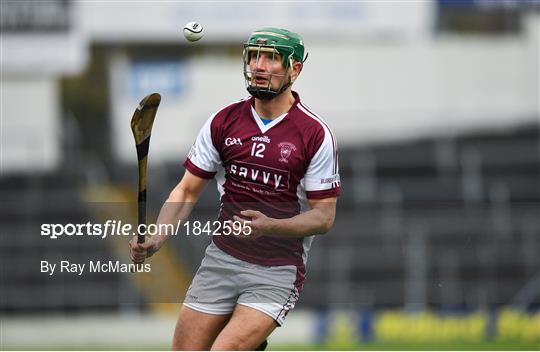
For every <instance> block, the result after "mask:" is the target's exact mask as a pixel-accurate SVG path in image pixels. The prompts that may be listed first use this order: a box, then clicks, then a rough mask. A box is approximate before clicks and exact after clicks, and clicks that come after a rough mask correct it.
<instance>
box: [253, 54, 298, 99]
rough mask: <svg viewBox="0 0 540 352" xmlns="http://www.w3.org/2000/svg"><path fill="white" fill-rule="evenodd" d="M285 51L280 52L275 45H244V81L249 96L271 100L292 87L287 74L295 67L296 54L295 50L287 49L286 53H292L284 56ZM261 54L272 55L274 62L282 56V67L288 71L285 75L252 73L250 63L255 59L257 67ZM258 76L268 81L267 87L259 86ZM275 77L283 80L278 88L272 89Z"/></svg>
mask: <svg viewBox="0 0 540 352" xmlns="http://www.w3.org/2000/svg"><path fill="white" fill-rule="evenodd" d="M280 49H282V48H280ZM283 51H284V50H278V48H276V46H275V45H272V46H268V45H261V44H260V45H253V44H244V79H245V82H246V89H247V91H248V92H249V94H251V95H252V96H254V97H255V98H258V99H261V100H270V99H272V98H274V97H276V96H278V95H280V94H281V93H283V92H284V91H285V90H286V89H287V88H289V87H290V86H291V84H292V80H291V77H290V76H289V75H288V74H287V71H288V70H289V68H291V67H292V65H293V59H292V53H293V52H294V48H292V47H287V48H286V51H291V54H289V55H288V56H285V55H283V54H282V52H283ZM261 52H265V53H271V54H272V61H274V60H275V59H276V56H278V55H280V56H281V58H282V65H283V67H284V68H285V71H286V72H285V74H277V73H267V72H258V71H252V70H251V66H250V62H251V60H252V59H254V60H255V65H257V63H258V62H259V59H260V57H261ZM256 76H264V77H265V78H266V79H267V81H268V83H267V84H266V85H258V84H257V83H256V82H255V81H254V80H255V77H256ZM274 77H277V78H280V80H281V81H280V84H279V86H278V87H277V88H273V87H272V78H274Z"/></svg>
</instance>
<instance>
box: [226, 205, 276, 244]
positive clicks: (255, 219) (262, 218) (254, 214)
mask: <svg viewBox="0 0 540 352" xmlns="http://www.w3.org/2000/svg"><path fill="white" fill-rule="evenodd" d="M240 214H242V216H244V217H246V218H251V220H248V221H246V220H245V219H242V218H241V217H239V216H236V215H235V216H233V219H234V220H235V221H239V222H241V223H242V225H243V226H249V227H250V228H251V233H250V234H249V235H240V236H238V237H239V238H245V239H255V238H258V237H261V236H264V235H267V234H269V233H270V232H271V226H272V219H270V218H269V217H268V216H266V215H264V214H263V213H261V212H260V211H257V210H250V209H248V210H242V211H241V212H240Z"/></svg>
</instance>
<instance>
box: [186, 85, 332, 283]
mask: <svg viewBox="0 0 540 352" xmlns="http://www.w3.org/2000/svg"><path fill="white" fill-rule="evenodd" d="M293 94H294V97H295V102H294V104H293V106H292V107H291V109H290V110H289V112H288V113H286V114H283V115H282V116H279V117H278V118H276V119H274V120H273V121H271V122H270V123H268V124H266V125H265V124H264V123H263V122H262V120H261V119H260V117H259V116H258V114H257V112H256V111H255V109H254V107H253V105H254V99H253V98H246V99H244V100H241V101H239V102H236V103H233V104H231V105H229V106H227V107H225V108H223V109H222V110H220V111H218V112H217V113H215V114H214V115H212V116H211V117H210V118H209V119H208V120H207V121H206V123H205V124H204V126H203V127H202V129H201V131H200V132H199V135H198V136H197V140H196V142H195V144H194V145H193V147H192V148H191V151H190V153H189V155H188V158H187V160H186V161H185V163H184V166H185V167H186V169H187V170H189V171H190V172H191V173H192V174H194V175H196V176H199V177H202V178H213V177H216V179H217V183H218V191H219V193H220V195H221V209H220V214H219V220H222V221H225V220H232V217H233V215H237V216H240V217H242V216H241V215H240V211H242V210H246V209H253V210H259V211H261V212H262V213H263V214H265V215H267V216H269V217H273V218H290V217H293V216H295V215H297V214H299V213H300V212H303V211H306V210H309V206H308V202H307V200H308V199H323V198H329V197H337V196H339V193H340V180H339V172H338V156H337V145H336V140H335V137H334V135H333V134H332V131H331V130H330V128H329V127H328V125H327V124H326V123H325V122H324V121H323V120H322V119H321V118H320V117H318V116H317V115H316V114H315V113H313V112H312V111H311V110H310V109H308V108H307V107H306V106H305V105H304V104H303V103H302V102H301V100H300V98H299V96H298V94H297V93H296V92H293ZM312 238H313V237H312V236H310V237H303V238H277V237H268V236H262V237H259V238H257V239H254V240H245V239H239V238H236V237H235V236H225V235H221V236H213V238H212V240H213V241H214V243H215V244H216V245H217V246H218V247H219V248H220V249H221V250H223V251H224V252H226V253H228V254H230V255H232V256H234V257H237V258H238V259H241V260H244V261H247V262H250V263H255V264H259V265H296V266H297V267H298V268H299V269H301V270H299V271H301V274H302V276H303V272H304V270H305V261H306V259H307V252H308V250H309V247H310V245H311V240H312Z"/></svg>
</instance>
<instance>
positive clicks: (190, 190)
mask: <svg viewBox="0 0 540 352" xmlns="http://www.w3.org/2000/svg"><path fill="white" fill-rule="evenodd" d="M208 182H209V180H208V179H204V178H200V177H198V176H195V175H193V174H192V173H191V172H189V171H188V170H186V172H185V174H184V176H183V177H182V180H181V181H180V182H179V183H178V185H176V187H175V188H174V189H173V190H172V191H171V193H170V194H169V197H168V198H167V200H166V201H165V203H164V204H163V206H162V207H161V211H160V212H159V216H158V219H157V222H156V224H157V225H160V224H172V225H173V226H176V225H177V224H178V220H179V219H180V223H182V222H184V221H185V220H186V219H187V218H188V217H189V215H190V214H191V211H192V210H193V207H194V205H195V203H197V200H198V199H199V197H200V195H201V193H202V191H203V190H204V188H205V187H206V185H207V184H208ZM158 228H159V229H163V232H160V233H159V235H157V236H151V237H149V238H148V239H147V241H145V242H144V243H137V239H136V238H133V239H132V241H131V242H130V248H131V260H132V261H133V262H134V263H136V264H137V263H143V262H144V260H145V259H146V258H149V257H151V256H152V255H154V253H156V252H157V251H158V250H159V249H160V248H161V246H163V243H165V241H166V240H167V238H169V236H170V235H171V233H166V230H171V232H174V230H173V229H169V226H158Z"/></svg>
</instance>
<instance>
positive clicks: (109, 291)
mask: <svg viewBox="0 0 540 352" xmlns="http://www.w3.org/2000/svg"><path fill="white" fill-rule="evenodd" d="M539 136H540V135H539V128H538V126H536V125H531V126H522V127H520V128H515V129H513V130H510V131H507V132H504V133H502V132H497V133H491V134H489V133H482V134H470V135H464V136H460V137H455V138H453V139H451V140H450V139H447V138H443V139H437V138H430V139H423V140H419V141H410V142H404V143H398V144H384V145H373V146H370V147H361V148H351V147H349V148H345V149H343V150H341V152H340V164H341V175H342V182H343V187H344V190H345V191H344V193H343V196H342V197H341V199H340V201H339V203H338V207H339V210H338V212H337V219H336V222H335V226H334V228H333V229H332V231H331V233H329V234H327V235H326V236H323V237H321V238H317V239H316V241H315V242H314V245H313V248H312V251H311V253H310V262H309V267H308V268H309V269H308V276H309V280H308V281H307V284H306V288H305V291H304V293H303V295H302V299H301V303H300V306H302V307H306V308H307V307H311V308H314V307H318V306H321V305H324V304H327V303H331V304H333V305H341V304H343V305H347V304H354V305H361V306H370V307H385V306H410V307H417V308H423V307H455V308H457V307H488V306H499V305H505V304H510V303H514V302H513V298H514V297H515V296H516V295H517V294H518V292H520V290H522V289H523V288H524V287H525V286H526V285H527V283H528V282H530V281H531V282H532V281H534V280H536V281H537V279H535V278H536V277H537V276H538V275H540V272H539V271H538V268H539V267H540V257H539V256H538V255H537V253H540V236H538V234H539V233H540V218H539V217H538V214H540V209H539V204H540V144H539V140H540V138H539ZM133 171H134V170H133V169H132V168H126V169H125V170H123V172H122V171H120V173H125V174H126V175H131V176H126V177H127V178H128V179H133V175H135V173H134V172H133ZM157 173H158V174H160V176H159V177H156V176H154V177H153V178H152V183H151V184H150V186H149V187H150V189H152V191H153V192H155V194H156V196H155V197H153V199H154V204H153V206H152V209H153V210H154V211H157V209H159V206H160V204H159V203H160V200H161V199H164V198H165V195H166V194H167V192H168V191H169V190H170V187H171V185H174V184H175V183H176V182H177V180H178V178H179V177H180V175H181V173H182V171H181V170H179V168H178V167H176V166H168V167H167V166H165V167H164V169H163V170H160V171H157ZM209 188H210V189H209V190H207V191H206V192H205V194H204V196H203V198H202V199H201V201H200V203H199V204H198V206H197V210H196V211H195V212H194V214H195V215H194V218H193V219H197V218H198V219H201V220H208V219H213V218H215V214H216V211H217V209H216V200H217V194H216V193H215V191H214V189H213V187H209ZM0 192H1V193H2V199H3V202H2V206H3V209H2V211H1V212H0V213H1V219H0V220H1V221H2V224H3V236H2V246H1V250H0V258H1V260H2V268H3V269H2V273H3V279H2V284H3V294H2V302H1V310H2V311H3V312H5V313H8V312H10V311H11V312H13V311H19V312H20V311H21V310H30V311H32V310H41V309H58V308H60V309H66V310H71V309H90V308H100V307H101V308H103V307H105V308H109V309H110V308H121V307H122V303H123V302H122V300H123V299H124V300H125V299H126V298H125V297H124V298H123V297H122V296H121V294H122V293H125V292H134V290H133V289H131V290H130V289H129V288H125V287H124V288H122V287H121V285H131V284H130V283H129V282H126V281H122V280H121V278H120V276H119V275H99V274H96V275H88V276H86V277H85V278H84V280H82V279H81V278H80V277H76V276H66V277H64V278H62V279H61V280H60V279H57V280H49V278H46V277H44V276H43V275H42V274H41V273H39V272H37V271H36V266H37V265H39V264H38V262H39V260H40V258H42V256H43V254H44V253H47V257H49V258H51V256H52V257H55V255H53V254H54V253H57V255H56V257H58V258H63V259H69V258H77V259H78V260H79V261H88V260H89V259H91V258H103V259H104V260H105V259H106V258H111V259H112V258H113V257H114V254H113V253H110V252H109V250H110V248H109V247H108V246H107V242H105V241H96V240H93V239H91V238H90V239H88V238H84V237H83V238H81V239H80V240H79V239H77V241H64V240H56V241H53V240H50V239H48V238H36V231H39V230H38V229H39V226H40V225H41V224H42V223H50V222H52V223H69V222H72V223H80V222H81V219H88V220H91V219H94V220H96V219H95V217H94V215H93V214H92V211H91V210H90V209H89V206H88V203H87V198H84V197H83V195H82V191H81V189H80V187H79V186H78V185H77V184H76V181H75V179H74V178H73V177H72V176H70V177H66V176H65V175H64V176H63V174H62V173H58V174H51V175H48V176H39V175H20V176H13V177H4V178H2V179H1V180H0ZM53 205H54V206H53ZM85 221H87V220H85ZM85 221H84V222H85ZM170 243H171V246H172V247H173V248H175V250H176V251H178V255H179V256H180V257H181V258H182V259H183V261H184V263H186V264H187V266H188V267H189V268H190V269H191V270H192V271H193V272H194V270H195V269H196V268H197V266H198V264H199V262H200V258H201V256H202V253H203V250H204V247H205V246H206V244H207V243H208V242H207V241H206V240H201V238H195V240H192V239H190V238H181V239H175V240H173V241H170ZM70 281H72V282H70ZM530 291H531V293H530V294H529V297H527V299H526V300H525V301H523V302H516V303H524V304H525V305H538V304H540V285H538V284H537V286H535V287H534V289H530ZM141 301H144V297H142V298H141ZM124 303H125V302H124Z"/></svg>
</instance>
